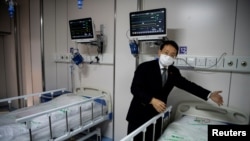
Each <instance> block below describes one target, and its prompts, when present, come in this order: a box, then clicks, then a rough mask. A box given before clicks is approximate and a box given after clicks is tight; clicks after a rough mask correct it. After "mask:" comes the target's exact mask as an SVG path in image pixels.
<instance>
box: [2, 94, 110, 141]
mask: <svg viewBox="0 0 250 141" xmlns="http://www.w3.org/2000/svg"><path fill="white" fill-rule="evenodd" d="M90 98H91V97H89V96H84V95H81V94H80V93H77V94H74V93H68V94H64V95H61V96H58V97H56V98H54V99H52V100H51V101H48V102H45V103H40V104H38V105H34V106H31V107H25V108H22V109H18V110H15V111H12V112H9V113H6V114H4V115H1V116H0V140H1V141H10V140H11V141H20V140H22V141H24V140H27V141H28V140H30V134H29V128H27V123H25V122H24V123H19V122H17V121H18V120H20V119H22V118H23V117H28V116H29V115H36V114H38V115H39V114H40V116H37V117H35V118H33V119H32V120H31V121H30V129H31V131H32V140H35V141H40V140H41V141H44V140H50V139H51V138H54V139H56V138H57V137H60V136H63V135H65V134H67V133H68V134H69V133H70V132H69V131H71V130H74V129H77V128H79V126H82V127H86V129H87V128H90V127H91V126H93V123H94V122H95V121H98V120H100V122H101V121H103V120H105V119H103V116H102V115H107V114H108V112H109V111H108V110H109V109H108V104H109V103H108V102H110V101H108V100H105V99H103V98H97V99H95V100H94V101H92V100H89V99H90ZM85 101H86V102H85ZM75 103H80V105H81V106H80V105H79V104H78V105H74V104H75ZM65 105H73V106H69V107H67V106H66V108H60V107H64V106H65ZM79 107H81V108H79ZM58 108H59V110H55V111H54V112H50V113H49V114H41V113H43V112H44V111H48V110H49V109H58ZM80 109H81V110H80ZM66 113H67V114H66ZM80 113H81V117H80ZM49 118H50V119H49ZM50 123H51V127H50V126H49V125H50ZM50 131H52V134H51V132H50Z"/></svg>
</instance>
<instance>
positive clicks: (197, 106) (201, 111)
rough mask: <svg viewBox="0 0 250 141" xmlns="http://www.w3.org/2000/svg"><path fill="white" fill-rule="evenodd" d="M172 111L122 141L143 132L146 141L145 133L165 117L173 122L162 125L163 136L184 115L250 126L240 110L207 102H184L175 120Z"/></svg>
mask: <svg viewBox="0 0 250 141" xmlns="http://www.w3.org/2000/svg"><path fill="white" fill-rule="evenodd" d="M171 109H172V107H169V108H168V109H167V110H166V111H165V112H164V113H160V114H158V115H156V116H155V117H153V118H152V119H150V120H149V121H147V122H146V123H144V124H143V125H142V126H140V127H139V128H137V129H136V130H135V131H133V132H132V133H130V134H128V135H127V136H125V137H124V138H122V139H121V140H120V141H133V138H134V137H135V136H136V135H138V134H139V133H141V132H143V141H145V132H146V129H147V127H148V126H149V125H151V124H154V125H155V124H156V121H157V119H159V118H164V117H167V119H170V118H171V120H164V121H163V122H166V121H167V123H162V125H164V126H163V129H162V130H161V134H162V133H163V131H164V130H165V129H166V128H167V126H168V125H169V124H170V123H171V122H173V121H174V120H177V119H179V118H181V117H182V116H184V115H189V116H195V117H200V118H206V119H214V120H217V121H220V122H226V123H230V124H237V125H248V124H249V115H247V114H245V113H243V112H240V111H239V110H235V109H231V108H228V107H218V106H215V105H212V104H209V103H206V102H197V101H185V102H182V103H180V104H179V105H178V106H177V109H176V111H175V116H174V118H172V117H170V113H171ZM172 112H173V111H172ZM166 115H167V116H166ZM154 132H155V131H154ZM154 135H155V134H154V133H153V136H154Z"/></svg>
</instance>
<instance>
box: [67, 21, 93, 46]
mask: <svg viewBox="0 0 250 141" xmlns="http://www.w3.org/2000/svg"><path fill="white" fill-rule="evenodd" d="M69 27H70V34H71V39H72V40H73V41H76V42H91V41H94V40H95V39H96V35H95V28H94V24H93V21H92V18H83V19H75V20H70V21H69Z"/></svg>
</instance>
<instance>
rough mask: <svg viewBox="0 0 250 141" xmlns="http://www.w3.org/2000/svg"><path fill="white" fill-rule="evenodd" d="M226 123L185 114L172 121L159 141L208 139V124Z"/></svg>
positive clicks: (203, 140)
mask: <svg viewBox="0 0 250 141" xmlns="http://www.w3.org/2000/svg"><path fill="white" fill-rule="evenodd" d="M226 124H227V123H223V122H219V121H215V120H210V119H206V118H200V117H194V116H187V115H185V116H183V117H181V118H179V119H178V120H176V121H173V122H172V123H170V124H169V125H168V127H167V128H166V129H165V130H164V132H163V134H162V135H161V137H160V138H159V139H158V141H207V138H208V135H207V134H208V125H226Z"/></svg>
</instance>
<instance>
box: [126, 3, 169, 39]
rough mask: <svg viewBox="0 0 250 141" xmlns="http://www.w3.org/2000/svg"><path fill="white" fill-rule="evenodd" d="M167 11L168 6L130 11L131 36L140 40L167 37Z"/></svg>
mask: <svg viewBox="0 0 250 141" xmlns="http://www.w3.org/2000/svg"><path fill="white" fill-rule="evenodd" d="M166 12H167V11H166V8H158V9H150V10H143V11H135V12H130V13H129V20H130V21H129V22H130V37H131V38H132V39H138V40H154V39H162V38H163V37H166V36H167V24H166V22H167V20H166V18H167V13H166Z"/></svg>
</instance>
